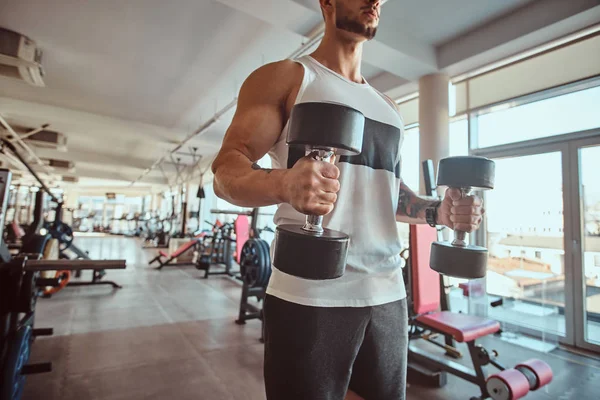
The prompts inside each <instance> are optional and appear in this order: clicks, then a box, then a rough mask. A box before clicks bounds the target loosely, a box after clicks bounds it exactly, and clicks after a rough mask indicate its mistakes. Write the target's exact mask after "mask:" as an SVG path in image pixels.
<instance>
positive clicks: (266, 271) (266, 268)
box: [259, 239, 271, 287]
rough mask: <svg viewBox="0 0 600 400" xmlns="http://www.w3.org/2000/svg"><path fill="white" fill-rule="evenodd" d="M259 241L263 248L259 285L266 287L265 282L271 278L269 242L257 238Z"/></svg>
mask: <svg viewBox="0 0 600 400" xmlns="http://www.w3.org/2000/svg"><path fill="white" fill-rule="evenodd" d="M259 241H260V242H261V244H262V246H263V248H264V254H265V258H264V260H263V263H262V267H263V276H262V280H261V286H262V287H266V286H267V284H268V283H269V279H270V278H271V252H270V248H269V243H267V242H266V241H265V240H262V239H259Z"/></svg>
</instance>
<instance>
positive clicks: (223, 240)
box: [196, 209, 249, 279]
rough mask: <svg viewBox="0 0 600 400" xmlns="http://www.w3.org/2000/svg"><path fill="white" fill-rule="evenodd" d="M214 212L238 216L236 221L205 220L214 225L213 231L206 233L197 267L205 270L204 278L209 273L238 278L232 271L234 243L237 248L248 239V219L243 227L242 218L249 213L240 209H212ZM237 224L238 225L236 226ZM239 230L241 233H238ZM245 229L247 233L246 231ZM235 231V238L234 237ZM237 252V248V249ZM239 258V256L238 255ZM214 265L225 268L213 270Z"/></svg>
mask: <svg viewBox="0 0 600 400" xmlns="http://www.w3.org/2000/svg"><path fill="white" fill-rule="evenodd" d="M211 213H213V214H226V215H237V216H238V218H237V219H236V221H235V222H234V223H225V224H223V223H221V222H220V221H219V220H217V221H216V222H215V223H214V224H213V223H211V222H210V221H204V222H206V223H207V224H209V225H212V233H211V234H207V235H204V237H203V245H202V247H201V251H200V254H199V257H198V260H197V262H196V269H198V270H201V271H204V278H205V279H206V278H208V277H209V275H228V276H230V277H233V278H237V277H238V275H237V274H236V273H235V272H233V271H232V266H233V261H234V254H233V244H234V243H236V249H239V248H240V246H241V245H242V244H243V243H244V242H245V240H246V239H247V232H248V227H247V225H248V222H247V219H246V222H245V225H246V227H245V228H242V227H243V221H242V220H241V219H240V217H241V216H247V215H249V214H248V213H244V212H239V211H229V210H214V209H213V210H211ZM236 225H237V226H236ZM238 230H239V231H240V234H238ZM244 231H245V232H246V233H244ZM234 233H235V239H234V237H233V235H234ZM236 252H237V250H236ZM236 259H237V260H239V258H237V257H236ZM213 265H223V266H224V267H225V269H224V270H217V271H211V267H212V266H213Z"/></svg>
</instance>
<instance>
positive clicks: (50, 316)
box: [24, 237, 600, 400]
mask: <svg viewBox="0 0 600 400" xmlns="http://www.w3.org/2000/svg"><path fill="white" fill-rule="evenodd" d="M76 243H78V245H79V246H80V247H82V248H85V249H86V250H89V251H90V255H91V256H92V257H93V258H100V259H101V258H125V259H126V260H127V263H128V268H127V270H125V271H110V272H109V274H108V276H107V277H106V279H111V280H115V281H117V282H118V283H120V284H122V285H123V286H124V288H123V289H120V290H113V289H111V288H109V287H108V286H107V287H78V288H67V289H65V290H63V291H62V292H60V293H58V294H57V295H55V296H54V297H53V298H51V299H40V300H39V303H38V308H37V314H36V325H37V326H38V327H53V328H54V330H55V335H54V336H53V337H49V338H40V339H38V340H37V341H36V343H35V344H34V346H33V350H32V351H33V355H32V357H33V361H52V362H53V367H54V370H53V372H52V373H49V374H42V375H37V376H36V375H34V376H30V377H28V381H27V384H26V393H25V395H24V400H30V399H36V400H38V399H44V400H58V399H60V400H87V399H99V400H100V399H101V400H108V399H129V400H137V399H150V400H154V399H156V400H158V399H178V400H179V399H202V400H213V399H215V400H217V399H227V400H229V399H240V400H241V399H248V400H254V399H256V400H264V399H265V396H264V394H263V386H262V385H263V383H262V357H263V353H262V351H263V345H262V344H261V343H260V342H259V341H258V338H259V337H260V323H259V322H258V321H249V322H248V323H247V324H246V325H244V326H239V325H236V324H235V323H234V320H235V318H236V316H237V312H238V306H239V296H240V285H239V284H238V283H236V282H233V281H232V280H230V279H227V278H223V277H218V276H217V277H210V278H209V279H208V280H204V279H202V278H201V275H202V274H201V272H200V271H197V270H195V269H194V268H193V267H191V266H190V267H177V268H166V269H163V270H162V271H156V270H154V269H153V268H151V267H148V265H147V261H148V259H149V257H150V256H152V255H153V254H155V252H156V250H152V249H149V250H142V249H141V246H140V244H139V242H138V241H137V240H135V239H131V238H121V237H106V238H77V240H76ZM486 345H490V347H491V348H496V349H498V350H499V351H500V354H501V359H503V360H504V361H505V363H506V364H509V365H510V364H511V363H513V364H514V363H515V362H517V361H520V360H523V359H525V358H528V357H540V358H543V359H545V360H547V362H549V363H550V364H551V365H552V367H553V369H554V370H555V380H554V382H553V383H552V384H551V385H550V386H549V387H548V389H547V390H544V391H541V392H539V393H532V394H530V395H529V396H528V397H527V398H528V399H598V396H597V392H598V390H594V389H593V385H596V386H597V387H600V384H598V382H600V361H596V360H593V359H588V358H583V357H579V356H574V355H572V354H570V353H566V352H564V351H561V350H557V351H555V352H553V353H552V354H549V355H548V354H544V355H541V354H537V353H535V352H533V351H530V350H527V349H523V348H520V347H513V346H512V345H510V344H507V343H504V342H501V341H498V340H494V339H493V338H488V339H486ZM431 350H432V351H437V348H432V349H431ZM468 361H469V360H468V359H466V360H463V361H462V362H464V363H467V364H468ZM475 389H476V388H475V386H473V385H471V384H468V383H466V382H464V381H462V380H460V379H457V378H454V377H449V378H448V385H447V386H446V387H445V388H443V389H430V388H423V387H420V386H417V385H411V387H410V388H409V389H408V398H409V399H432V400H435V399H440V400H442V399H456V400H459V399H461V400H462V399H469V397H470V396H472V395H475V394H476V393H477V392H476V390H475ZM307 400H308V399H307Z"/></svg>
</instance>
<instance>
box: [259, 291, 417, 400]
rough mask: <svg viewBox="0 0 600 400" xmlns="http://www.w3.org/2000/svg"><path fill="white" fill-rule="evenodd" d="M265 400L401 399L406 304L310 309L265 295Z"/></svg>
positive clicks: (404, 366)
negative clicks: (349, 395)
mask: <svg viewBox="0 0 600 400" xmlns="http://www.w3.org/2000/svg"><path fill="white" fill-rule="evenodd" d="M263 312H264V322H265V364H264V377H265V389H266V393H267V399H268V400H343V399H344V396H345V394H346V391H347V389H348V388H350V389H351V390H352V391H354V392H355V393H357V394H358V395H360V396H361V397H362V398H364V399H366V400H404V399H405V392H406V357H407V348H408V314H407V309H406V300H405V299H404V300H400V301H396V302H393V303H389V304H384V305H380V306H374V307H360V308H353V307H335V308H323V307H309V306H303V305H299V304H295V303H290V302H287V301H285V300H282V299H279V298H277V297H274V296H271V295H267V296H266V298H265V303H264V306H263Z"/></svg>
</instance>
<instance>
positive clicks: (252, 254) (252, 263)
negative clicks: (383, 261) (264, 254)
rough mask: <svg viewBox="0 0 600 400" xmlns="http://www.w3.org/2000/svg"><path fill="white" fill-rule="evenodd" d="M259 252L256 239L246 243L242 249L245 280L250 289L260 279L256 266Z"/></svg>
mask: <svg viewBox="0 0 600 400" xmlns="http://www.w3.org/2000/svg"><path fill="white" fill-rule="evenodd" d="M258 251H259V250H258V248H257V246H256V241H255V240H254V239H250V240H248V241H246V243H244V247H243V248H242V258H243V260H242V264H243V265H244V274H243V279H244V282H245V283H246V284H247V285H248V286H249V287H253V286H254V284H255V283H256V280H257V278H258V277H257V272H258V271H257V266H256V264H257V263H258V258H259V255H258Z"/></svg>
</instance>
